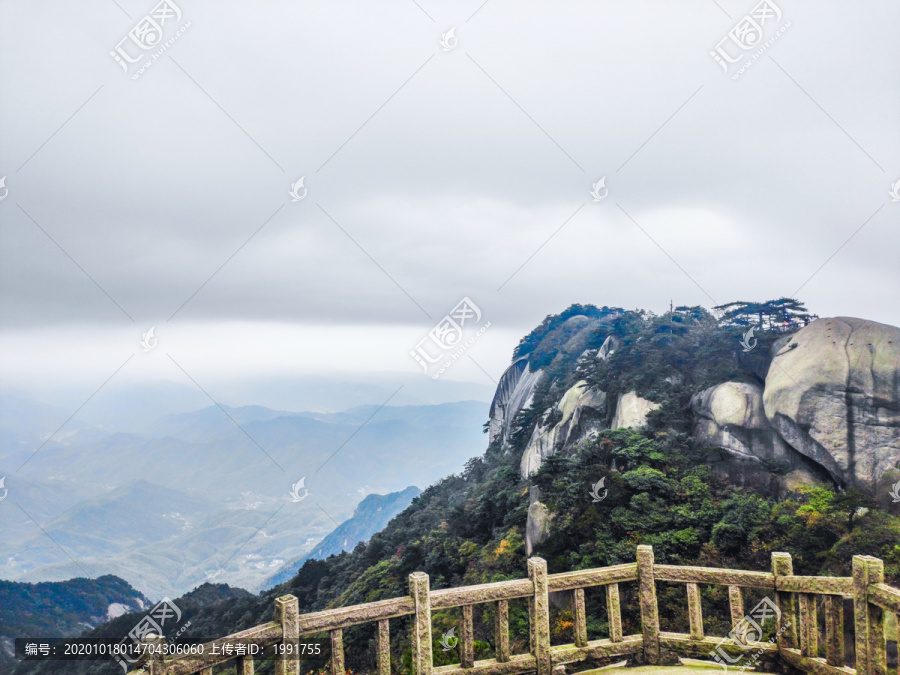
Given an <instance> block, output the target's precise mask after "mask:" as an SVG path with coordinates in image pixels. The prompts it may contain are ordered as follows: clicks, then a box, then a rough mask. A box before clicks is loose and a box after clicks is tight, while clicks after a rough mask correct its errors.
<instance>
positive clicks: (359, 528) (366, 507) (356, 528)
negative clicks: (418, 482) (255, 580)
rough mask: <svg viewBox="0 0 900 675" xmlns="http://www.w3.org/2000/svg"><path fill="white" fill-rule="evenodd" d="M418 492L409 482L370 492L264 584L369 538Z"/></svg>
mask: <svg viewBox="0 0 900 675" xmlns="http://www.w3.org/2000/svg"><path fill="white" fill-rule="evenodd" d="M420 494H422V491H421V490H420V489H419V488H417V487H415V486H410V487H408V488H406V489H405V490H403V492H394V493H391V494H389V495H369V496H368V497H366V498H365V499H363V500H362V501H361V502H360V503H359V506H357V507H356V510H355V511H354V512H353V516H352V517H351V518H349V519H348V520H345V521H344V522H343V523H341V524H340V525H339V526H338V527H336V528H335V529H334V531H333V532H331V534H329V535H328V536H327V537H325V538H324V539H322V541H320V542H319V543H318V544H317V545H316V547H315V548H314V549H313V550H312V551H310V552H309V553H307V554H306V555H303V556H300V557H299V558H295V559H294V560H291V561H290V562H289V563H286V564H285V565H284V566H283V567H282V568H281V569H280V570H279V571H278V572H277V573H276V574H273V575H272V576H271V577H269V579H268V580H267V581H266V583H265V584H264V585H263V588H271V587H273V586H277V585H278V584H281V583H284V582H285V581H288V580H289V579H291V578H292V577H293V576H294V575H295V574H297V570H298V569H300V567H301V566H302V565H303V563H305V562H306V561H307V560H311V559H318V560H324V559H325V558H327V557H328V556H331V555H337V554H338V553H341V552H342V551H352V550H353V549H354V547H355V546H356V545H357V544H359V543H362V542H366V541H368V540H369V538H370V537H371V536H372V535H373V534H375V533H376V532H380V531H381V530H382V529H384V526H385V525H387V524H388V523H389V522H390V520H391V519H392V518H393V517H394V516H396V515H397V514H398V513H400V512H401V511H403V510H405V509H406V507H407V506H409V505H410V504H412V500H413V499H415V498H416V497H418V496H419V495H420Z"/></svg>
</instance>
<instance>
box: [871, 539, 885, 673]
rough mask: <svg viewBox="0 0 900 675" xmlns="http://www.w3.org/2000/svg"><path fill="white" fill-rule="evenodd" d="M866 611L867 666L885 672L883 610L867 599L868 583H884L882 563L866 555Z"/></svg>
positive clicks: (875, 671) (872, 669)
mask: <svg viewBox="0 0 900 675" xmlns="http://www.w3.org/2000/svg"><path fill="white" fill-rule="evenodd" d="M866 558H867V559H866V582H867V587H866V612H868V624H869V651H868V654H869V668H870V669H871V672H872V673H873V675H886V673H887V644H886V643H885V640H884V610H883V609H881V607H879V606H878V605H876V604H875V603H872V602H869V601H868V585H871V584H883V583H884V563H883V562H882V561H881V560H879V559H878V558H873V557H871V556H866Z"/></svg>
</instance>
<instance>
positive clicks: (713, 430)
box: [691, 382, 791, 462]
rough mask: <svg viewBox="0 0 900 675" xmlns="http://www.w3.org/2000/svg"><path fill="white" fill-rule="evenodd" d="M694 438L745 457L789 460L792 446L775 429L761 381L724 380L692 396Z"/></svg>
mask: <svg viewBox="0 0 900 675" xmlns="http://www.w3.org/2000/svg"><path fill="white" fill-rule="evenodd" d="M691 408H692V410H693V412H694V438H695V439H696V440H697V441H698V442H699V443H701V444H704V445H711V446H715V447H719V448H723V449H724V450H727V451H728V452H729V453H730V454H732V455H735V456H736V457H740V458H745V459H751V460H752V459H755V460H763V459H768V460H772V461H783V462H787V461H789V460H790V452H791V450H790V448H789V447H788V446H787V445H786V444H785V442H784V441H782V440H781V437H780V436H778V434H777V433H775V430H774V429H773V428H772V427H771V425H770V424H769V421H768V420H767V419H766V413H765V410H763V389H762V387H761V386H759V385H758V384H749V383H746V382H723V383H722V384H717V385H715V386H713V387H710V388H709V389H706V390H704V391H701V392H700V393H699V394H697V395H695V396H694V397H693V398H692V399H691Z"/></svg>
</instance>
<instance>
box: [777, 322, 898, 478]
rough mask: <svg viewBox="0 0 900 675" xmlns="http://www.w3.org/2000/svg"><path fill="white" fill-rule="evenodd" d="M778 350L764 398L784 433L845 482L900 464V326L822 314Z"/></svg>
mask: <svg viewBox="0 0 900 675" xmlns="http://www.w3.org/2000/svg"><path fill="white" fill-rule="evenodd" d="M773 350H774V351H773V359H772V364H771V366H770V367H769V372H768V375H767V376H766V386H765V391H764V394H763V403H764V407H765V412H766V417H767V418H768V420H769V422H770V423H771V424H772V426H773V427H775V429H777V430H778V432H779V434H780V435H781V436H782V438H784V440H786V441H787V442H788V443H789V444H790V445H791V446H792V447H793V448H794V449H796V450H797V451H798V452H800V453H802V454H803V455H806V456H807V457H809V458H810V459H812V460H813V461H815V462H816V463H818V464H820V465H821V466H823V467H825V469H827V470H828V472H829V473H830V474H831V475H832V477H833V478H834V479H835V480H836V481H837V482H838V483H839V484H842V485H858V486H865V487H868V488H870V489H874V488H875V486H876V485H877V484H878V482H879V479H880V478H881V476H882V475H883V474H884V473H885V472H886V471H888V470H890V469H892V468H898V467H900V328H896V327H894V326H888V325H885V324H881V323H876V322H874V321H866V320H864V319H854V318H847V317H837V318H832V319H819V320H818V321H814V322H813V323H811V324H810V325H808V326H806V327H805V328H803V329H802V330H801V331H799V332H798V333H795V334H793V335H791V336H788V337H786V338H784V339H782V340H779V341H778V342H776V343H775V345H774V347H773Z"/></svg>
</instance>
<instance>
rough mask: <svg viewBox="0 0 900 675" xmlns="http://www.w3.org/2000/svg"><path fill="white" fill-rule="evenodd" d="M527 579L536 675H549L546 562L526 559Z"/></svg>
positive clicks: (548, 605)
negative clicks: (531, 590)
mask: <svg viewBox="0 0 900 675" xmlns="http://www.w3.org/2000/svg"><path fill="white" fill-rule="evenodd" d="M528 578H529V579H531V581H532V583H534V596H533V599H532V602H531V603H530V604H531V617H530V619H531V621H530V623H531V634H532V635H533V636H534V637H533V640H532V651H531V653H532V654H533V655H534V658H535V660H536V662H537V675H550V600H549V594H548V583H547V561H546V560H544V559H543V558H529V559H528Z"/></svg>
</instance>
